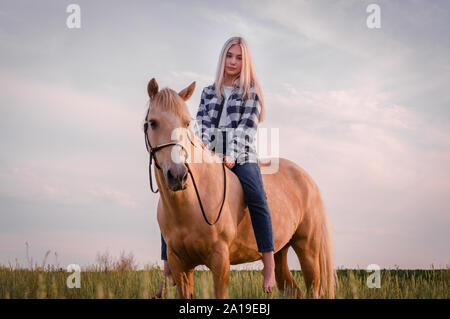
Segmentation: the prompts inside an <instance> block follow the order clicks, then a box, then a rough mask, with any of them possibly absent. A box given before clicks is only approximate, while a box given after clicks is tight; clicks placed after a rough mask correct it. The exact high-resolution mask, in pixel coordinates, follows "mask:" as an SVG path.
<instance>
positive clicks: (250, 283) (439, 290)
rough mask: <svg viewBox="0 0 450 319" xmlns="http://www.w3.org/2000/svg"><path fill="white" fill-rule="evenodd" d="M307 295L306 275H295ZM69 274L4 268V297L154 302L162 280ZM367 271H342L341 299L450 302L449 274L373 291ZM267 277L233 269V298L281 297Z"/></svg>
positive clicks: (386, 279) (130, 274)
mask: <svg viewBox="0 0 450 319" xmlns="http://www.w3.org/2000/svg"><path fill="white" fill-rule="evenodd" d="M292 273H293V275H294V278H295V279H296V281H297V283H298V285H299V286H300V288H301V289H302V292H303V294H304V295H305V291H306V290H305V284H304V281H303V276H302V273H301V271H292ZM69 275H70V273H68V272H66V271H65V270H62V269H55V268H54V267H50V266H49V267H47V268H45V269H42V268H38V269H17V268H14V267H11V266H9V267H7V266H0V298H56V299H59V298H69V299H70V298H151V297H152V296H153V295H154V294H155V293H156V291H157V290H158V287H159V284H160V282H161V280H162V278H163V273H162V270H161V269H160V268H158V267H155V266H149V267H146V268H145V269H143V270H127V269H119V268H114V269H108V270H105V269H101V268H99V267H97V269H96V268H95V267H92V269H85V270H83V271H82V272H81V287H80V288H72V289H70V288H68V287H67V285H66V280H67V278H68V276H69ZM367 277H368V274H367V273H366V271H365V270H351V269H346V270H344V269H341V270H338V271H337V288H336V298H350V299H354V298H383V299H385V298H401V299H403V298H445V299H448V298H449V297H450V293H449V291H450V289H449V282H450V280H449V279H450V269H449V268H448V267H447V269H431V270H399V269H395V270H381V285H380V288H369V287H368V286H367V284H366V281H367ZM262 279H263V278H262V275H261V272H260V271H258V270H232V271H231V278H230V286H229V290H228V297H229V298H280V294H279V293H278V290H276V291H275V292H274V293H273V294H271V295H267V294H264V293H263V291H262V288H261V283H262ZM194 293H195V297H196V298H214V287H213V281H212V276H211V272H210V271H195V273H194ZM176 296H177V292H176V287H175V286H172V285H171V284H170V283H169V284H168V286H167V289H166V291H165V294H164V296H163V297H164V298H176Z"/></svg>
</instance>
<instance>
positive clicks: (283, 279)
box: [274, 244, 302, 299]
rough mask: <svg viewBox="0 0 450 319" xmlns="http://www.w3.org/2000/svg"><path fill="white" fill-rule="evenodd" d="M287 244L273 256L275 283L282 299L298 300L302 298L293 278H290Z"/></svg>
mask: <svg viewBox="0 0 450 319" xmlns="http://www.w3.org/2000/svg"><path fill="white" fill-rule="evenodd" d="M288 250H289V244H288V245H286V246H284V247H283V248H282V249H281V250H280V251H278V252H277V253H276V254H275V255H274V259H275V279H276V281H277V286H278V289H279V290H280V292H281V295H282V296H283V297H284V298H298V299H300V298H301V296H302V293H301V290H300V288H299V287H298V286H297V283H296V282H295V279H294V277H293V276H292V274H291V272H290V270H289V267H288V262H287V254H288Z"/></svg>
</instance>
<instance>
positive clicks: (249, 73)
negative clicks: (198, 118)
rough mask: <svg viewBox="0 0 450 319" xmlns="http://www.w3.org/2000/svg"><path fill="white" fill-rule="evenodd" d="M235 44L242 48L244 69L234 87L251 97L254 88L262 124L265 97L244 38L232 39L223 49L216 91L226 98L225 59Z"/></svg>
mask: <svg viewBox="0 0 450 319" xmlns="http://www.w3.org/2000/svg"><path fill="white" fill-rule="evenodd" d="M234 44H238V45H239V46H240V47H241V51H242V68H241V72H240V74H239V75H238V76H237V78H236V79H235V80H234V82H233V86H234V87H239V88H241V90H242V96H243V97H244V98H245V97H247V98H248V97H249V96H250V93H251V87H253V89H254V91H255V93H256V94H257V95H258V98H259V102H260V103H261V113H260V116H259V122H260V123H261V122H262V121H263V120H264V114H265V112H264V97H263V94H262V90H261V86H260V85H259V81H258V78H257V76H256V71H255V66H254V64H253V58H252V54H251V53H250V48H249V46H248V44H247V41H245V39H244V38H242V37H232V38H230V39H228V40H227V42H225V44H224V45H223V47H222V51H221V53H220V58H219V63H218V64H217V72H216V80H215V82H214V84H215V90H216V92H218V93H217V94H221V95H222V96H225V94H224V91H223V82H224V69H225V59H226V56H227V53H228V50H229V49H230V48H231V46H233V45H234Z"/></svg>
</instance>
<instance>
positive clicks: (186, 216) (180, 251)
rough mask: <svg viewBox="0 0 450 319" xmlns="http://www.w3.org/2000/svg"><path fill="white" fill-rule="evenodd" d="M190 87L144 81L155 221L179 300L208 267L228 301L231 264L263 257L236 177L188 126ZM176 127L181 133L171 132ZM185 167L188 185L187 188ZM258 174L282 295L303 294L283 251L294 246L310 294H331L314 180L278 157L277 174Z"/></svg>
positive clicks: (327, 246)
mask: <svg viewBox="0 0 450 319" xmlns="http://www.w3.org/2000/svg"><path fill="white" fill-rule="evenodd" d="M194 88H195V82H193V83H192V84H191V85H189V86H188V87H187V88H185V89H184V90H182V91H180V92H179V93H177V92H175V91H174V90H171V89H169V88H164V89H162V90H160V91H159V90H158V84H157V82H156V81H155V79H152V80H150V82H149V84H148V87H147V90H148V95H149V97H150V103H149V108H148V111H147V116H146V119H145V124H144V132H145V138H146V144H147V149H148V150H149V152H150V154H151V155H150V166H149V170H150V184H151V180H152V176H151V163H152V159H154V161H155V165H156V167H157V168H158V169H156V168H155V178H156V182H157V185H158V188H159V191H160V198H159V202H158V213H157V215H158V223H159V227H160V229H161V233H162V234H163V237H164V239H165V241H166V243H167V254H168V262H169V267H170V269H171V273H172V277H173V279H174V281H175V283H176V285H177V290H178V294H179V297H181V298H191V297H193V294H194V282H193V273H194V268H195V267H196V266H197V265H206V266H207V267H208V268H209V269H210V270H211V272H212V275H213V281H214V291H215V296H216V298H226V297H227V288H228V285H229V281H230V264H232V265H235V264H241V263H247V262H253V261H256V260H259V259H261V258H262V255H261V253H259V252H258V250H257V245H256V239H255V236H254V232H253V229H252V223H251V219H250V215H249V211H248V207H247V206H246V204H245V201H244V197H243V190H242V186H241V184H240V181H239V179H238V177H237V176H236V175H235V174H234V173H233V172H232V171H231V170H229V169H228V168H225V166H224V165H223V161H222V159H221V157H219V155H217V154H215V153H214V152H212V151H210V150H209V149H208V148H207V147H206V146H205V145H204V144H203V143H202V141H201V139H200V138H199V137H197V136H196V135H194V134H193V132H192V130H191V129H190V127H189V125H190V123H191V119H192V118H191V116H190V113H189V111H188V109H187V107H186V104H185V101H186V100H188V99H189V98H190V97H191V95H192V93H193V92H194ZM178 131H179V132H184V133H183V134H181V133H180V134H178V133H177V134H174V133H173V132H178ZM194 152H200V153H201V158H202V159H203V160H202V161H194V158H193V154H194ZM187 163H189V165H188V164H187ZM258 164H259V165H260V167H261V166H262V164H261V163H260V162H259V163H258ZM188 172H189V174H191V180H192V182H193V185H194V187H191V185H192V184H191V185H189V184H190V181H189V179H188ZM262 177H263V184H264V189H265V191H266V195H267V200H268V204H269V208H270V211H271V216H272V224H273V232H274V243H275V277H276V282H277V286H278V289H280V292H281V293H283V294H284V295H288V296H292V297H295V296H296V297H298V298H300V297H301V292H300V289H299V288H298V286H297V284H296V282H295V280H294V278H293V276H292V274H291V272H290V271H289V268H288V262H287V254H288V249H289V247H292V248H293V249H294V251H295V253H296V254H297V256H298V258H299V261H300V265H301V268H302V272H303V276H304V280H305V284H306V287H307V289H308V295H312V296H313V297H315V298H318V297H326V296H328V297H331V298H333V297H334V275H335V273H334V270H333V261H332V250H331V237H330V230H329V226H328V222H327V216H326V212H325V208H324V204H323V202H322V199H321V195H320V192H319V189H318V187H317V185H316V184H315V182H314V181H313V180H312V178H311V177H310V176H309V175H308V174H307V173H306V172H305V171H304V170H303V169H302V168H300V167H299V166H298V165H296V164H295V163H293V162H291V161H289V160H287V159H283V158H280V159H279V168H278V171H277V172H276V173H274V174H263V176H262ZM225 178H226V179H225ZM194 181H195V182H194ZM151 187H152V191H153V185H152V184H151ZM200 203H201V204H200ZM202 212H203V214H204V215H202ZM219 217H220V218H219ZM205 220H206V221H208V220H209V221H212V222H213V221H217V223H215V224H214V223H210V222H208V223H209V224H208V223H207V222H205ZM211 224H212V225H211Z"/></svg>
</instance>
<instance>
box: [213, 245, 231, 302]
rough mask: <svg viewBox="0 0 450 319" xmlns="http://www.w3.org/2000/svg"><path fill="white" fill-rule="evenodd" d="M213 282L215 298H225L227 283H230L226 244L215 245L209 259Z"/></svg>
mask: <svg viewBox="0 0 450 319" xmlns="http://www.w3.org/2000/svg"><path fill="white" fill-rule="evenodd" d="M208 267H209V269H211V272H212V275H213V282H214V293H215V295H216V298H217V299H225V298H227V292H228V285H229V284H230V254H229V249H228V245H226V244H220V245H217V246H216V247H215V249H214V251H213V253H212V254H211V258H210V260H209V266H208Z"/></svg>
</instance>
